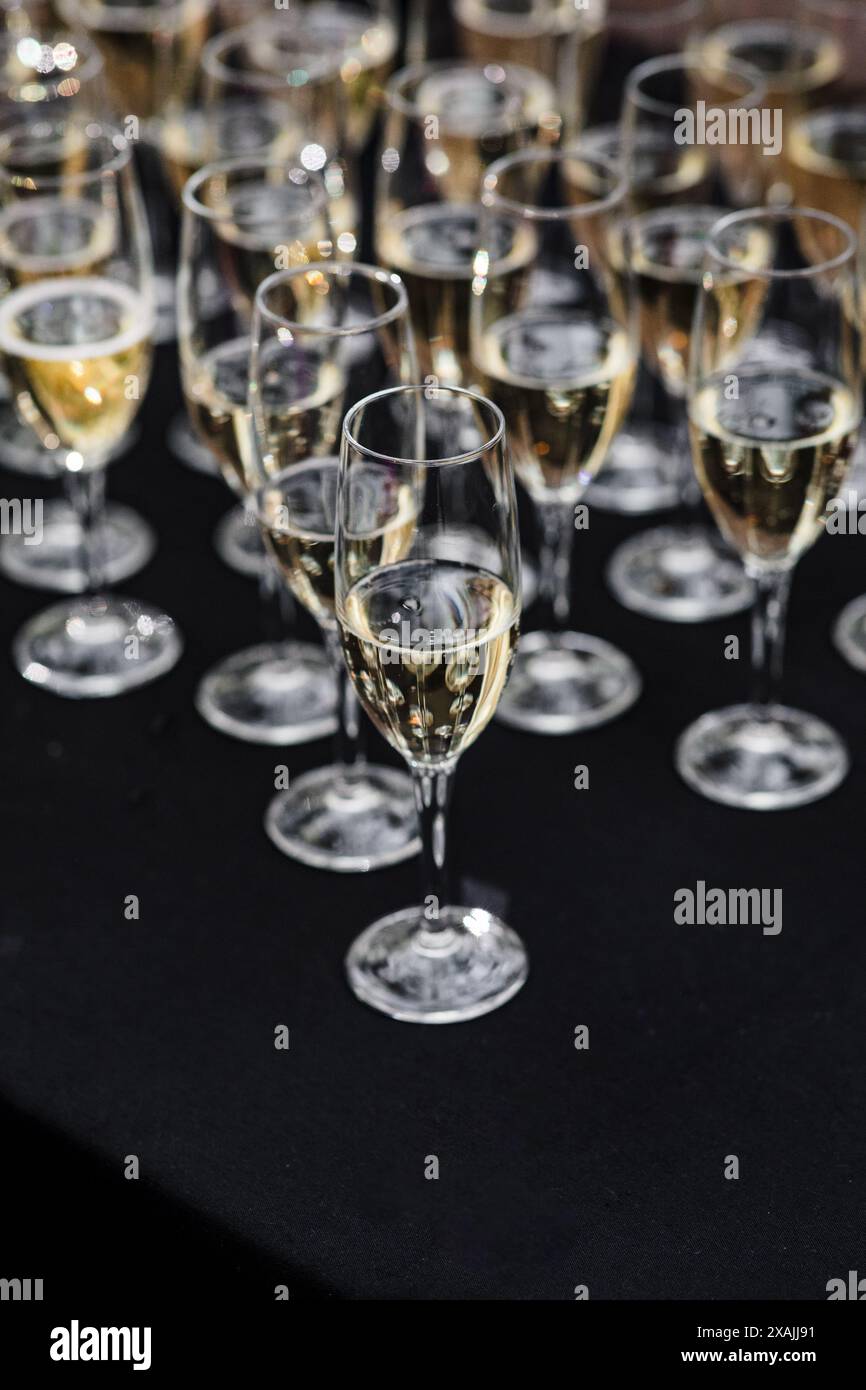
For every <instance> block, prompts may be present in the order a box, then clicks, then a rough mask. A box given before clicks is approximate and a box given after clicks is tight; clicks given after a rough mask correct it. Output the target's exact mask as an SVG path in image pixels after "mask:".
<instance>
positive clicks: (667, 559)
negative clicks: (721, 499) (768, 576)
mask: <svg viewBox="0 0 866 1390" xmlns="http://www.w3.org/2000/svg"><path fill="white" fill-rule="evenodd" d="M607 582H608V586H609V587H610V590H611V592H612V593H613V596H614V598H616V599H617V600H618V601H619V602H620V603H621V604H622V605H623V607H624V608H630V609H632V611H633V612H635V613H645V614H646V615H647V616H648V617H650V618H662V619H664V620H666V621H667V622H671V623H700V622H706V621H708V620H709V619H710V618H721V617H724V616H725V615H726V614H728V613H739V612H741V610H742V609H744V608H748V607H749V606H750V604H751V603H752V601H753V599H754V591H753V589H752V584H751V581H750V580H749V579H748V578H747V577H746V573H745V571H744V569H743V566H742V564H741V562H740V560H739V559H738V558H737V557H736V556H735V555H732V554H731V552H730V551H729V550H727V549H725V547H724V545H723V544H722V542H721V540H720V539H718V538H717V537H716V536H715V535H714V534H713V532H712V531H710V530H709V529H708V528H707V527H705V526H659V527H656V528H654V529H653V530H652V531H643V532H641V534H640V535H638V536H633V537H632V539H631V540H629V541H626V542H625V544H624V545H621V546H619V548H618V549H617V550H615V551H614V553H613V556H612V557H611V560H610V563H609V564H608V567H607Z"/></svg>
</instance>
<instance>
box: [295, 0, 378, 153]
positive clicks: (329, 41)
mask: <svg viewBox="0 0 866 1390" xmlns="http://www.w3.org/2000/svg"><path fill="white" fill-rule="evenodd" d="M295 14H296V17H297V19H298V21H299V24H300V25H301V26H302V28H303V31H304V33H306V34H308V35H309V36H310V37H311V38H312V39H313V40H314V41H316V42H317V43H320V44H321V45H322V47H323V48H324V49H325V51H328V52H330V53H332V54H334V55H335V56H336V58H337V59H338V61H339V69H340V81H341V83H342V85H343V89H344V92H345V103H346V105H345V133H346V147H347V149H348V150H349V152H350V153H352V154H359V153H360V151H361V150H362V149H363V148H364V146H365V145H366V143H367V141H368V139H369V137H370V131H371V129H372V126H373V122H374V120H375V118H376V111H377V108H378V104H379V101H380V98H381V96H382V90H383V88H384V85H385V82H386V80H387V78H388V74H389V73H390V71H391V68H392V67H393V64H394V56H395V54H396V52H397V45H398V39H399V34H398V25H397V12H396V5H395V3H394V0H301V3H300V5H299V7H298V9H297V10H296V11H295ZM272 53H273V58H274V59H275V60H277V61H279V49H278V48H277V49H275V50H272Z"/></svg>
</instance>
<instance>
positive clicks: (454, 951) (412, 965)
mask: <svg viewBox="0 0 866 1390" xmlns="http://www.w3.org/2000/svg"><path fill="white" fill-rule="evenodd" d="M431 925H435V926H436V927H438V928H439V930H438V931H436V932H431V931H430V927H431ZM528 973H529V960H528V957H527V954H526V948H525V947H524V945H523V942H522V941H521V940H520V937H519V936H518V935H517V933H516V932H514V931H512V929H511V928H510V927H507V926H506V925H505V923H504V922H501V921H500V920H499V918H498V917H493V916H492V915H491V914H490V913H489V912H485V911H484V910H483V909H482V908H480V907H475V908H469V907H446V908H443V909H442V910H441V911H440V914H439V917H438V919H437V921H436V923H435V924H432V923H431V922H429V921H428V920H427V919H426V918H425V916H424V913H423V911H422V910H421V908H420V907H408V908H404V909H403V911H402V912H392V913H391V915H390V916H388V917H382V918H381V919H380V920H379V921H378V922H374V923H373V925H372V926H370V927H368V928H367V930H366V931H364V932H362V933H361V935H360V936H359V937H358V938H357V940H356V941H354V942H353V943H352V945H351V947H350V948H349V954H348V955H347V956H346V975H347V977H348V980H349V987H350V988H351V989H352V991H353V992H354V993H355V994H356V995H357V997H358V998H359V999H361V1000H363V1002H364V1003H365V1004H369V1005H370V1006H371V1008H374V1009H378V1010H379V1011H380V1013H383V1014H388V1016H389V1017H390V1018H397V1019H400V1020H401V1022H403V1023H462V1022H464V1021H466V1020H467V1019H470V1018H480V1016H481V1015H482V1014H487V1013H490V1012H491V1010H492V1009H498V1008H499V1006H500V1004H505V1003H507V1002H508V1000H509V999H512V998H513V997H514V995H515V994H516V993H517V991H518V990H519V989H520V987H521V985H522V984H524V982H525V980H526V977H527V974H528Z"/></svg>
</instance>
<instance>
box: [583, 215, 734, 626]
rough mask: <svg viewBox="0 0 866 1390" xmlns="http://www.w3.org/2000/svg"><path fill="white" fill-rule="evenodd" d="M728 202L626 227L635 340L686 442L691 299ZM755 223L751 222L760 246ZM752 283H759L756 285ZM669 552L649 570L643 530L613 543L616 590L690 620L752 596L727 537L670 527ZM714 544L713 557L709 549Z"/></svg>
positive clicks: (730, 608)
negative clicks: (642, 561)
mask: <svg viewBox="0 0 866 1390" xmlns="http://www.w3.org/2000/svg"><path fill="white" fill-rule="evenodd" d="M724 212H725V209H724V208H720V207H710V206H700V205H698V206H695V205H689V204H686V205H684V206H681V207H671V208H659V209H656V210H655V211H654V212H647V213H642V214H641V215H640V216H638V217H635V218H633V219H632V220H631V221H629V223H628V224H627V226H626V227H625V229H624V233H623V242H624V246H625V260H626V261H627V263H628V265H629V269H630V273H631V275H632V280H633V285H634V290H635V298H636V301H637V305H638V318H639V326H640V342H641V351H642V355H643V360H644V361H645V362H646V364H647V367H648V369H649V370H650V371H651V372H652V374H653V376H654V377H655V379H656V380H657V381H658V382H659V383H660V384H661V386H662V388H663V390H664V392H665V393H666V395H667V397H668V399H669V400H670V402H671V409H672V413H676V412H678V411H679V412H681V420H682V423H681V426H680V428H678V429H677V430H676V431H675V437H676V439H677V441H678V443H679V445H680V446H681V448H685V447H688V434H687V430H688V423H687V415H686V404H685V401H686V390H687V378H688V364H689V348H690V343H691V330H692V321H693V318H694V309H695V303H696V301H697V297H698V293H699V291H700V285H701V276H702V274H703V264H704V249H705V244H706V239H707V237H708V235H709V233H710V231H711V229H712V228H713V226H714V225H715V223H716V222H718V221H719V219H720V218H721V217H723V216H724ZM759 235H760V234H759V230H758V229H757V228H756V229H755V230H754V238H755V242H756V245H755V247H753V251H754V253H755V254H757V252H758V250H759ZM756 288H757V287H756ZM753 307H754V308H756V309H757V308H759V307H760V304H759V302H757V299H756V304H755V305H754V306H753V305H751V304H749V303H744V305H743V312H742V314H741V317H740V319H739V321H738V323H737V325H736V327H735V329H734V328H732V338H737V339H738V338H739V337H741V336H743V335H747V334H749V333H750V332H751V331H752V327H753V324H754V314H749V313H747V312H746V311H747V310H748V309H751V308H753ZM660 534H661V536H662V540H661V545H662V549H663V551H664V553H665V556H666V557H667V558H666V559H665V558H663V559H662V568H661V571H660V572H658V573H657V571H656V569H655V565H656V564H657V557H656V554H655V553H652V563H651V565H650V567H649V572H648V573H647V574H645V575H641V572H640V570H639V568H638V564H637V561H636V559H635V556H638V557H640V556H644V555H645V554H646V549H645V547H646V536H645V535H638V536H637V537H636V538H635V539H634V541H632V542H628V541H627V542H626V543H625V544H624V545H621V546H619V547H618V549H617V550H616V551H615V553H614V555H613V557H612V558H611V560H610V563H609V565H608V572H607V573H608V582H609V585H610V587H611V589H612V590H613V592H614V593H615V594H619V592H620V590H624V589H625V590H627V591H628V592H629V593H630V599H631V601H630V603H629V607H632V608H634V609H636V610H637V611H638V612H640V611H643V612H646V613H647V614H648V615H649V616H650V617H658V616H659V613H658V605H659V604H661V605H662V606H663V610H664V616H665V618H667V620H668V621H672V622H675V621H679V622H695V621H700V620H701V618H703V617H704V616H705V604H706V603H707V602H710V603H712V605H713V610H714V613H715V615H716V616H721V615H722V614H723V613H726V612H730V613H737V612H739V611H740V610H741V609H742V608H744V607H745V606H746V604H747V603H749V602H750V601H751V597H752V595H751V587H750V585H749V584H748V581H747V580H746V579H745V578H744V573H743V567H742V565H741V564H740V561H739V558H738V557H737V556H736V555H735V554H734V553H733V552H732V551H731V549H730V547H729V546H728V545H727V544H726V543H725V541H724V540H723V539H722V538H721V537H718V538H716V536H715V535H714V534H713V533H712V532H711V531H708V530H707V529H706V528H705V527H696V528H695V530H694V532H693V543H692V545H691V546H689V545H688V533H686V532H684V531H682V530H678V531H676V532H674V533H673V536H672V539H673V540H674V542H675V544H674V547H673V548H672V549H671V551H670V555H669V556H668V555H667V546H668V543H669V542H668V539H667V537H670V535H671V533H670V532H668V533H660ZM708 549H709V551H710V552H711V557H712V558H711V559H710V558H708V556H707V550H708ZM637 578H642V579H643V580H644V582H645V584H646V585H647V586H649V585H651V584H652V582H653V580H654V579H655V580H656V581H657V583H658V587H657V588H655V589H652V588H651V589H650V590H649V593H648V594H647V595H646V596H645V595H644V592H643V589H642V588H641V587H638V586H636V585H635V580H636V579H637Z"/></svg>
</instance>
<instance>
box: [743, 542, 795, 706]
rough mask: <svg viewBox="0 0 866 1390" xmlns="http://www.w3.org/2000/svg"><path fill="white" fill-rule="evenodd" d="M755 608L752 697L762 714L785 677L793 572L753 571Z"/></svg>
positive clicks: (753, 621) (753, 614)
mask: <svg viewBox="0 0 866 1390" xmlns="http://www.w3.org/2000/svg"><path fill="white" fill-rule="evenodd" d="M751 578H752V579H753V580H754V584H755V607H754V609H753V612H752V680H753V689H752V698H753V701H754V703H755V704H756V705H758V706H759V707H760V709H761V710H762V711H763V712H766V710H767V707H768V706H769V705H771V704H772V703H773V701H774V700H775V698H776V692H777V690H778V686H779V682H780V680H781V678H782V655H783V652H784V647H785V614H786V612H787V609H788V595H789V593H790V591H791V571H790V570H773V571H771V572H769V573H768V572H766V571H763V572H761V573H756V572H753V573H752V574H751Z"/></svg>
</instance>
